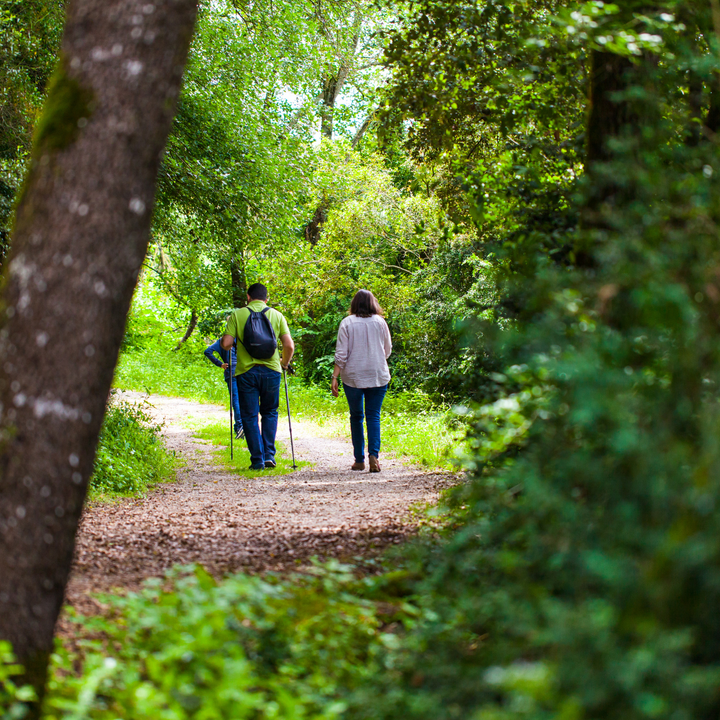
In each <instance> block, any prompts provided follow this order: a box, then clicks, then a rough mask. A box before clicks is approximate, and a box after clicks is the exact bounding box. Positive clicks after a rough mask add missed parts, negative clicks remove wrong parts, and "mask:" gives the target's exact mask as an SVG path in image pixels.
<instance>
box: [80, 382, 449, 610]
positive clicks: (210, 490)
mask: <svg viewBox="0 0 720 720" xmlns="http://www.w3.org/2000/svg"><path fill="white" fill-rule="evenodd" d="M123 396H124V397H126V398H127V399H131V400H140V399H141V398H143V397H144V396H142V395H141V394H140V393H127V392H126V393H123ZM149 401H150V402H151V403H152V405H153V407H154V409H153V414H154V416H155V417H156V419H158V420H163V421H164V422H165V431H164V432H165V437H166V444H167V446H168V448H169V449H171V450H175V451H176V452H177V454H178V455H180V456H181V457H182V458H183V459H184V460H185V466H184V467H182V468H181V469H180V470H179V471H178V478H177V482H175V483H169V484H166V485H160V486H158V487H157V488H156V489H154V490H153V491H152V492H150V493H149V494H148V495H147V496H146V497H144V498H141V499H133V500H123V501H120V502H118V503H111V504H102V505H95V506H92V507H89V508H88V509H87V510H86V512H85V514H84V517H83V520H82V523H81V527H80V532H79V536H78V542H77V550H76V558H75V564H74V568H73V574H72V577H71V581H70V586H69V588H68V601H69V602H70V603H71V604H74V605H77V606H78V607H79V609H81V610H89V609H90V608H89V607H87V604H88V602H91V601H90V600H89V599H88V593H92V592H96V591H106V590H110V589H112V588H132V589H134V588H136V587H137V586H138V585H139V583H140V582H141V581H142V580H143V579H145V578H148V577H152V576H157V575H162V574H163V572H164V571H165V570H166V569H168V568H170V567H172V566H173V565H176V564H185V563H201V564H202V565H204V566H205V567H206V568H207V569H208V570H210V571H211V572H213V573H214V574H222V573H225V572H232V571H240V570H246V571H250V572H258V571H264V570H281V569H283V568H287V567H290V566H296V565H299V564H302V563H303V562H304V561H306V560H307V559H308V558H310V557H312V556H313V555H318V556H320V557H324V558H328V557H339V558H352V557H353V556H358V555H366V554H367V553H370V552H373V551H375V550H377V549H379V548H382V547H385V546H387V545H390V544H392V543H398V542H400V541H401V540H402V539H403V538H405V537H406V536H408V535H409V534H411V533H412V532H413V531H414V524H413V520H412V517H411V516H410V513H409V509H410V507H411V505H413V504H414V503H418V502H427V501H432V500H434V499H435V498H436V497H437V494H438V492H439V490H440V489H441V488H443V487H447V486H448V485H449V484H450V483H451V482H452V477H451V476H448V475H442V474H433V473H428V472H423V471H422V470H419V469H418V468H413V467H410V466H407V465H404V464H402V463H401V462H400V461H399V460H396V459H393V458H391V457H388V456H387V455H384V456H383V457H382V458H381V461H382V463H383V470H382V472H381V473H373V474H370V473H368V472H367V471H366V472H362V473H360V472H352V471H351V470H350V465H351V463H352V461H353V458H352V446H351V444H350V442H349V441H343V440H337V439H331V438H327V437H320V436H318V435H317V434H316V433H317V430H316V429H314V428H313V427H312V426H309V425H302V424H301V423H295V422H294V423H293V435H294V436H295V453H296V457H297V459H298V460H306V461H309V462H311V463H313V465H312V466H311V467H306V468H302V469H300V470H298V471H297V472H294V473H292V474H289V475H278V476H272V475H268V476H265V477H258V478H252V479H248V478H244V477H240V476H237V475H232V474H229V472H228V471H226V470H224V469H222V468H219V467H218V466H217V465H216V464H215V460H214V457H213V449H212V446H210V445H208V444H206V443H204V442H203V441H200V440H197V439H195V438H194V437H193V430H191V429H189V428H188V427H187V424H188V421H195V422H196V423H197V421H198V420H203V419H206V420H208V421H209V420H215V419H217V418H223V419H226V418H227V414H226V411H225V410H223V409H222V408H221V407H219V406H215V405H202V404H200V403H195V402H192V401H189V400H184V399H180V398H167V397H161V396H151V397H150V398H149ZM278 440H280V441H281V442H284V444H285V445H286V446H287V447H289V444H288V429H287V425H286V424H285V423H283V422H282V419H281V423H280V426H279V429H278Z"/></svg>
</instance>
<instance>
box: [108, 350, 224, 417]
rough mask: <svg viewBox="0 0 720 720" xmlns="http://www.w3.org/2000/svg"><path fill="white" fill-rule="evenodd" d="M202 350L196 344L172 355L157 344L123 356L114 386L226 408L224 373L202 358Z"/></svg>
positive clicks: (170, 351)
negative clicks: (224, 406) (217, 404)
mask: <svg viewBox="0 0 720 720" xmlns="http://www.w3.org/2000/svg"><path fill="white" fill-rule="evenodd" d="M202 347H204V346H202ZM202 347H200V344H199V343H198V342H195V343H193V344H191V345H189V346H188V347H183V348H182V349H181V350H180V351H178V352H173V351H172V350H169V349H168V348H166V347H164V346H163V345H160V344H159V343H158V344H157V346H156V347H148V348H143V349H141V350H132V351H130V352H125V353H123V354H122V355H121V356H120V361H119V363H118V366H117V369H116V370H115V380H114V382H113V385H114V387H116V388H119V389H121V390H139V391H140V392H142V391H147V392H150V393H154V394H157V395H169V396H173V397H184V398H188V399H189V400H198V401H200V402H206V403H207V402H210V403H219V404H224V405H227V404H228V401H229V396H228V395H229V393H228V387H227V385H226V384H225V380H224V379H223V372H222V370H220V368H218V367H215V365H212V364H211V363H210V362H209V361H208V360H207V359H206V358H205V357H204V356H203V354H202Z"/></svg>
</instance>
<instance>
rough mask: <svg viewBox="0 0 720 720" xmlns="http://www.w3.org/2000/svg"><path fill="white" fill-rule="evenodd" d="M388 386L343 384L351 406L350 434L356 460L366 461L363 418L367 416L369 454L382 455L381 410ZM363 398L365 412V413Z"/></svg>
mask: <svg viewBox="0 0 720 720" xmlns="http://www.w3.org/2000/svg"><path fill="white" fill-rule="evenodd" d="M387 389H388V386H387V385H383V386H382V387H374V388H354V387H348V386H347V385H343V390H345V397H346V398H347V401H348V405H349V406H350V434H351V435H352V444H353V452H354V453H355V462H365V433H364V432H363V418H364V416H367V435H368V455H372V456H374V457H378V456H379V455H380V410H381V409H382V404H383V400H384V399H385V393H386V392H387ZM363 399H364V400H365V412H364V413H363Z"/></svg>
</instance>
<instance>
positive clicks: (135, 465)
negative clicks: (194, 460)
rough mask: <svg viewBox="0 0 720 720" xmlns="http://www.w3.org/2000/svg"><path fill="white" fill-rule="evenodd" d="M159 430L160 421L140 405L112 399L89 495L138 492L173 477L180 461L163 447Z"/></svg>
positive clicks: (105, 497)
mask: <svg viewBox="0 0 720 720" xmlns="http://www.w3.org/2000/svg"><path fill="white" fill-rule="evenodd" d="M161 431H162V425H158V424H157V423H156V422H154V421H153V419H152V418H151V417H150V415H149V414H148V413H147V412H146V410H145V409H144V408H143V407H142V405H135V404H132V403H128V402H116V401H114V400H111V402H110V404H109V405H108V408H107V411H106V413H105V418H104V420H103V425H102V429H101V431H100V442H99V445H98V450H97V454H96V456H95V466H94V468H93V474H92V476H91V478H90V499H91V500H110V499H112V498H115V497H128V496H134V495H141V494H142V493H143V492H145V491H146V490H147V489H148V488H150V487H152V486H153V485H156V484H157V483H159V482H166V481H168V480H172V479H174V478H175V469H176V467H177V464H178V462H179V461H178V459H177V458H176V457H175V455H174V454H171V453H169V452H168V451H167V450H166V449H165V446H164V445H163V442H162V436H161Z"/></svg>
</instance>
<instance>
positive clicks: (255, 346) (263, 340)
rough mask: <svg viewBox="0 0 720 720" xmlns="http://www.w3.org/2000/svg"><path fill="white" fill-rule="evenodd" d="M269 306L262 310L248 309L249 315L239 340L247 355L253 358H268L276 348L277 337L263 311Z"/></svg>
mask: <svg viewBox="0 0 720 720" xmlns="http://www.w3.org/2000/svg"><path fill="white" fill-rule="evenodd" d="M269 309H270V308H269V307H266V308H264V309H263V310H250V308H248V311H249V312H250V315H249V316H248V319H247V320H246V321H245V330H244V331H243V339H242V340H241V342H242V344H243V347H244V348H245V349H246V350H247V352H248V355H250V357H251V358H254V359H255V360H269V359H270V358H271V357H272V356H273V355H274V354H275V351H276V350H277V338H276V337H275V331H274V330H273V326H272V325H271V324H270V321H269V320H268V318H267V316H266V315H265V313H266V312H267V311H268V310H269Z"/></svg>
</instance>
